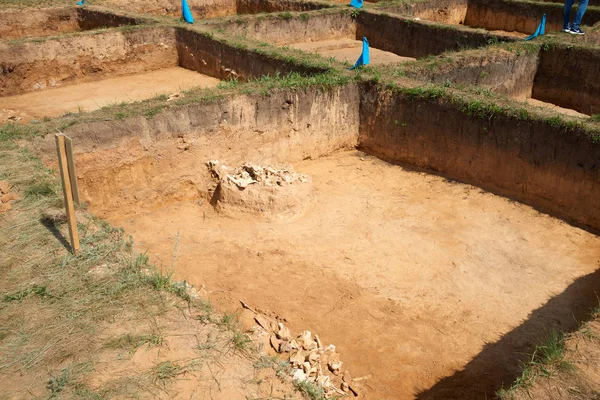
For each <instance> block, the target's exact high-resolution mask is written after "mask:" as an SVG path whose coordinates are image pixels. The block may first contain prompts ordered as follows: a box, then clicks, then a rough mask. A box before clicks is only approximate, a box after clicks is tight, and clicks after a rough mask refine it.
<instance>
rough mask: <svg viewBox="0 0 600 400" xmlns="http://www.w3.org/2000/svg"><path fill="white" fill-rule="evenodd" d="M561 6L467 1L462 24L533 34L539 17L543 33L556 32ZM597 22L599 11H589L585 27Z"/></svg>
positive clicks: (560, 23) (560, 27) (559, 28)
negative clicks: (544, 23) (544, 30)
mask: <svg viewBox="0 0 600 400" xmlns="http://www.w3.org/2000/svg"><path fill="white" fill-rule="evenodd" d="M563 5H564V3H562V4H551V3H543V2H542V3H540V2H533V1H531V2H526V1H511V0H501V1H498V0H470V1H469V7H468V11H467V15H466V19H465V24H466V25H469V26H472V27H474V28H485V29H488V30H503V31H509V32H510V31H516V32H524V33H533V32H535V30H536V29H537V26H538V25H539V23H540V21H541V18H542V15H543V14H546V17H547V21H546V30H547V31H558V30H561V29H562V24H563V23H562V19H563ZM575 11H576V7H574V8H573V13H572V15H573V16H574V15H575ZM598 21H600V9H594V8H588V10H587V11H586V14H585V19H584V24H586V25H593V24H595V23H596V22H598Z"/></svg>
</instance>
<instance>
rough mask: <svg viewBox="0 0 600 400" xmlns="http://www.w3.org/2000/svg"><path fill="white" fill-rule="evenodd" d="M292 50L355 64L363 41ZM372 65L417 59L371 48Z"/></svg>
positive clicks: (324, 43) (297, 46)
mask: <svg viewBox="0 0 600 400" xmlns="http://www.w3.org/2000/svg"><path fill="white" fill-rule="evenodd" d="M289 46H290V47H292V48H295V49H300V50H304V51H308V52H311V53H317V54H319V55H321V56H323V57H327V58H329V57H334V58H336V59H338V60H339V61H347V62H349V63H350V64H354V63H355V62H356V60H357V59H358V57H360V54H361V52H362V41H360V40H354V39H337V40H323V41H318V42H305V43H294V44H291V45H289ZM369 50H370V55H371V64H391V63H401V62H407V61H415V60H416V59H415V58H411V57H401V56H399V55H396V54H394V53H390V52H388V51H383V50H379V49H376V48H374V47H370V48H369Z"/></svg>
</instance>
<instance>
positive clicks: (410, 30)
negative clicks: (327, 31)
mask: <svg viewBox="0 0 600 400" xmlns="http://www.w3.org/2000/svg"><path fill="white" fill-rule="evenodd" d="M357 24H358V29H357V33H356V35H357V38H360V39H362V38H363V37H367V38H368V40H369V43H370V45H371V46H373V47H375V48H378V49H380V50H385V51H389V52H392V53H395V54H398V55H401V56H405V57H415V58H422V57H426V56H429V55H435V54H440V53H443V52H445V51H458V50H461V49H465V48H477V47H482V46H486V45H488V44H489V41H490V40H498V37H497V36H494V35H490V34H486V33H481V32H475V31H472V30H465V29H460V28H453V27H443V26H438V25H434V24H431V23H426V22H423V21H413V20H409V19H404V18H400V17H399V16H393V17H392V16H390V15H386V14H380V13H374V12H366V11H363V12H361V13H360V14H359V15H358V17H357ZM503 40H504V39H503ZM506 40H509V39H506Z"/></svg>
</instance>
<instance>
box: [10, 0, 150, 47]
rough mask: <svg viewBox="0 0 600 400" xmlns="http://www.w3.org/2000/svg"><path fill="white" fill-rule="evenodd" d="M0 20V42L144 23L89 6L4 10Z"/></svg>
mask: <svg viewBox="0 0 600 400" xmlns="http://www.w3.org/2000/svg"><path fill="white" fill-rule="evenodd" d="M0 21H2V24H1V26H0V41H5V40H6V41H8V40H15V39H20V38H31V37H44V36H52V35H60V34H64V33H72V32H82V31H90V30H94V29H101V28H114V27H118V26H127V25H139V24H141V23H143V22H144V21H142V20H140V19H136V18H133V17H129V16H126V15H120V14H116V13H112V12H108V11H103V10H101V9H96V8H93V7H92V8H88V7H86V8H81V7H79V8H75V7H63V8H42V9H26V10H23V9H4V10H0Z"/></svg>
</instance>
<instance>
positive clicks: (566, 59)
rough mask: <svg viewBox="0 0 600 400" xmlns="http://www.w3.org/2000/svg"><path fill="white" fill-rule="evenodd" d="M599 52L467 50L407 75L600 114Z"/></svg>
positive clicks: (552, 47) (579, 113)
mask: <svg viewBox="0 0 600 400" xmlns="http://www.w3.org/2000/svg"><path fill="white" fill-rule="evenodd" d="M598 65H600V51H599V50H598V49H593V48H583V47H578V46H572V45H570V46H566V45H550V46H546V47H541V46H540V47H537V48H533V49H532V48H530V47H519V46H517V47H516V48H514V49H511V50H510V51H509V50H506V49H501V48H488V49H482V50H471V51H465V52H462V53H459V54H454V55H452V56H448V57H445V58H444V59H443V60H442V59H437V60H432V61H431V62H430V63H429V65H424V67H423V68H418V69H416V70H412V71H411V70H408V72H407V74H408V75H409V76H412V77H414V78H417V79H422V80H427V81H430V82H435V83H438V84H445V83H448V82H449V83H452V84H454V85H457V86H474V87H480V88H482V89H486V90H490V91H492V92H494V93H498V94H502V95H505V96H508V97H511V98H514V99H516V100H519V101H524V102H527V103H529V104H532V105H535V106H540V107H544V108H548V109H552V110H554V111H556V112H558V113H562V114H568V115H572V116H579V117H587V116H589V115H594V114H599V113H600V82H599V81H598Z"/></svg>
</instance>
